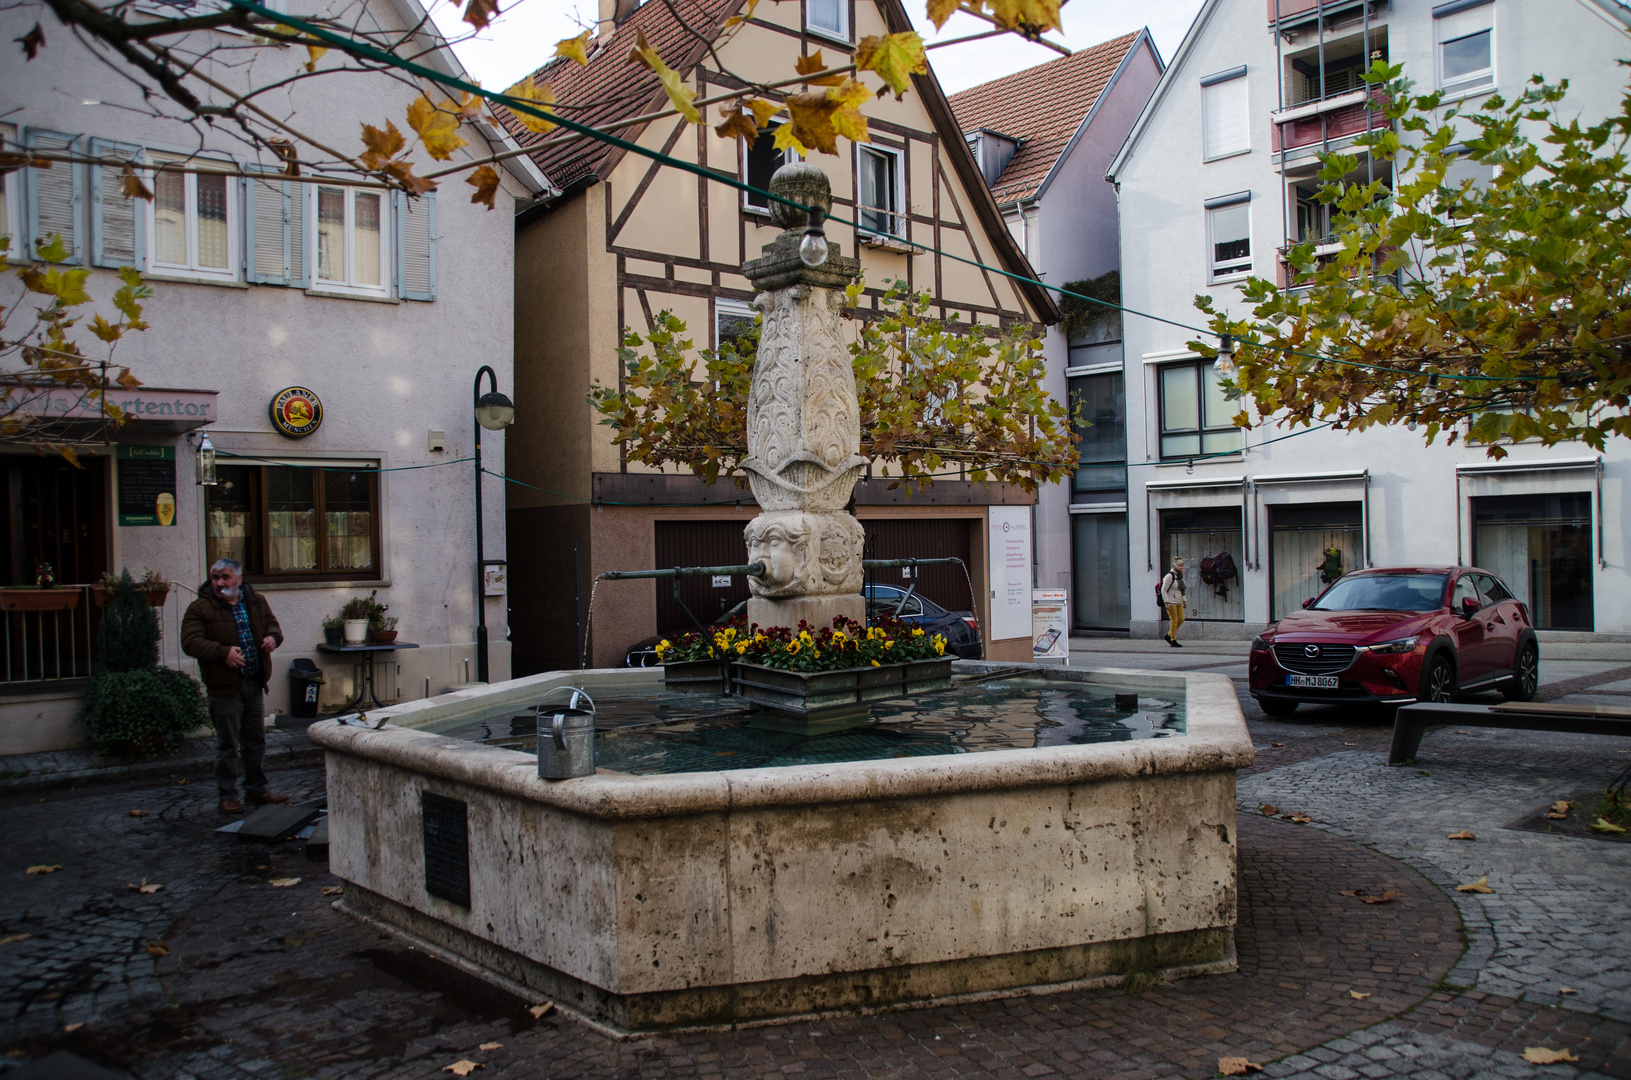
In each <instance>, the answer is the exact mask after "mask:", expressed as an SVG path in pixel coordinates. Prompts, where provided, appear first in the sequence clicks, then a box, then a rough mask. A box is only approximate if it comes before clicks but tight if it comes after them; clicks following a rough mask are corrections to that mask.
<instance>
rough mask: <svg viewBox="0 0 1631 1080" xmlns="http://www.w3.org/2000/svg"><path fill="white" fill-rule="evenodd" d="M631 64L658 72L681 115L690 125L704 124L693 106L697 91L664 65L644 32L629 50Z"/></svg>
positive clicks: (658, 79) (670, 99)
mask: <svg viewBox="0 0 1631 1080" xmlns="http://www.w3.org/2000/svg"><path fill="white" fill-rule="evenodd" d="M629 62H630V63H631V64H641V65H643V66H645V67H647V68H649V69H650V70H652V71H654V72H656V73H657V81H658V82H660V83H662V84H663V91H664V92H665V93H666V94H668V100H669V102H670V103H671V104H672V105H673V106H674V108H675V109H677V110H678V111H679V114H680V115H681V116H683V117H685V119H686V121H687V122H688V123H692V124H700V123H702V114H701V113H700V112H698V111H697V107H696V106H695V105H693V104H691V100H692V99H693V98H695V97H696V96H697V95H696V91H694V90H692V89H691V88H690V87H688V86H686V85H685V79H684V78H682V77H681V75H680V73H679V72H677V71H675V70H674V69H673V68H671V67H669V66H668V65H667V64H665V63H663V58H662V57H660V56H658V55H657V50H656V49H653V48H652V47H651V45H650V44H649V43H648V42H647V41H646V35H645V32H644V31H641V32H640V33H639V35H638V36H637V37H636V39H635V42H634V48H632V49H630V50H629Z"/></svg>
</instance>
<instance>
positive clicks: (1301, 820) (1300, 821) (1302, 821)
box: [1286, 814, 1314, 825]
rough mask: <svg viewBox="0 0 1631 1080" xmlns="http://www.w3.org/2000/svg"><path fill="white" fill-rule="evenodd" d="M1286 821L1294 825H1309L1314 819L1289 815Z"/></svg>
mask: <svg viewBox="0 0 1631 1080" xmlns="http://www.w3.org/2000/svg"><path fill="white" fill-rule="evenodd" d="M1286 820H1287V821H1289V822H1291V823H1292V824H1293V825H1307V824H1308V823H1309V822H1310V821H1313V820H1314V819H1313V818H1310V817H1303V816H1302V815H1301V814H1287V815H1286Z"/></svg>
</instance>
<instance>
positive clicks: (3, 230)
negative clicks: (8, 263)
mask: <svg viewBox="0 0 1631 1080" xmlns="http://www.w3.org/2000/svg"><path fill="white" fill-rule="evenodd" d="M19 147H20V144H19V143H18V141H17V129H16V128H15V127H14V126H12V125H11V124H0V148H4V149H5V150H8V151H16V150H17V149H19ZM21 176H22V173H21V172H19V171H18V170H16V169H12V170H11V171H9V172H7V173H6V174H5V175H4V176H0V236H8V237H10V238H11V246H10V248H8V249H7V254H8V255H10V256H11V257H12V258H13V259H15V258H18V252H19V251H20V250H21V245H20V244H19V243H18V237H19V236H20V235H21V233H20V232H19V231H18V228H17V221H16V219H15V216H14V215H15V214H16V213H17V208H18V205H19V202H20V200H19V199H18V197H17V187H16V184H17V180H18V178H20V177H21Z"/></svg>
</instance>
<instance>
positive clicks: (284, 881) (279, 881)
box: [266, 877, 300, 889]
mask: <svg viewBox="0 0 1631 1080" xmlns="http://www.w3.org/2000/svg"><path fill="white" fill-rule="evenodd" d="M266 884H268V885H270V886H272V888H274V889H287V888H289V887H290V886H293V885H299V884H300V879H299V878H297V877H275V878H273V879H272V880H271V881H268V882H267V883H266Z"/></svg>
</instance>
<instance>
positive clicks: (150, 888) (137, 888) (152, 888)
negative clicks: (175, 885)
mask: <svg viewBox="0 0 1631 1080" xmlns="http://www.w3.org/2000/svg"><path fill="white" fill-rule="evenodd" d="M125 888H126V889H128V890H130V891H131V892H139V893H146V894H148V895H149V896H151V895H152V894H153V893H156V892H158V891H159V890H160V889H162V888H164V886H163V885H149V884H148V883H147V879H146V878H142V883H141V884H140V885H132V884H131V883H130V882H128V881H127V882H125Z"/></svg>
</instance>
